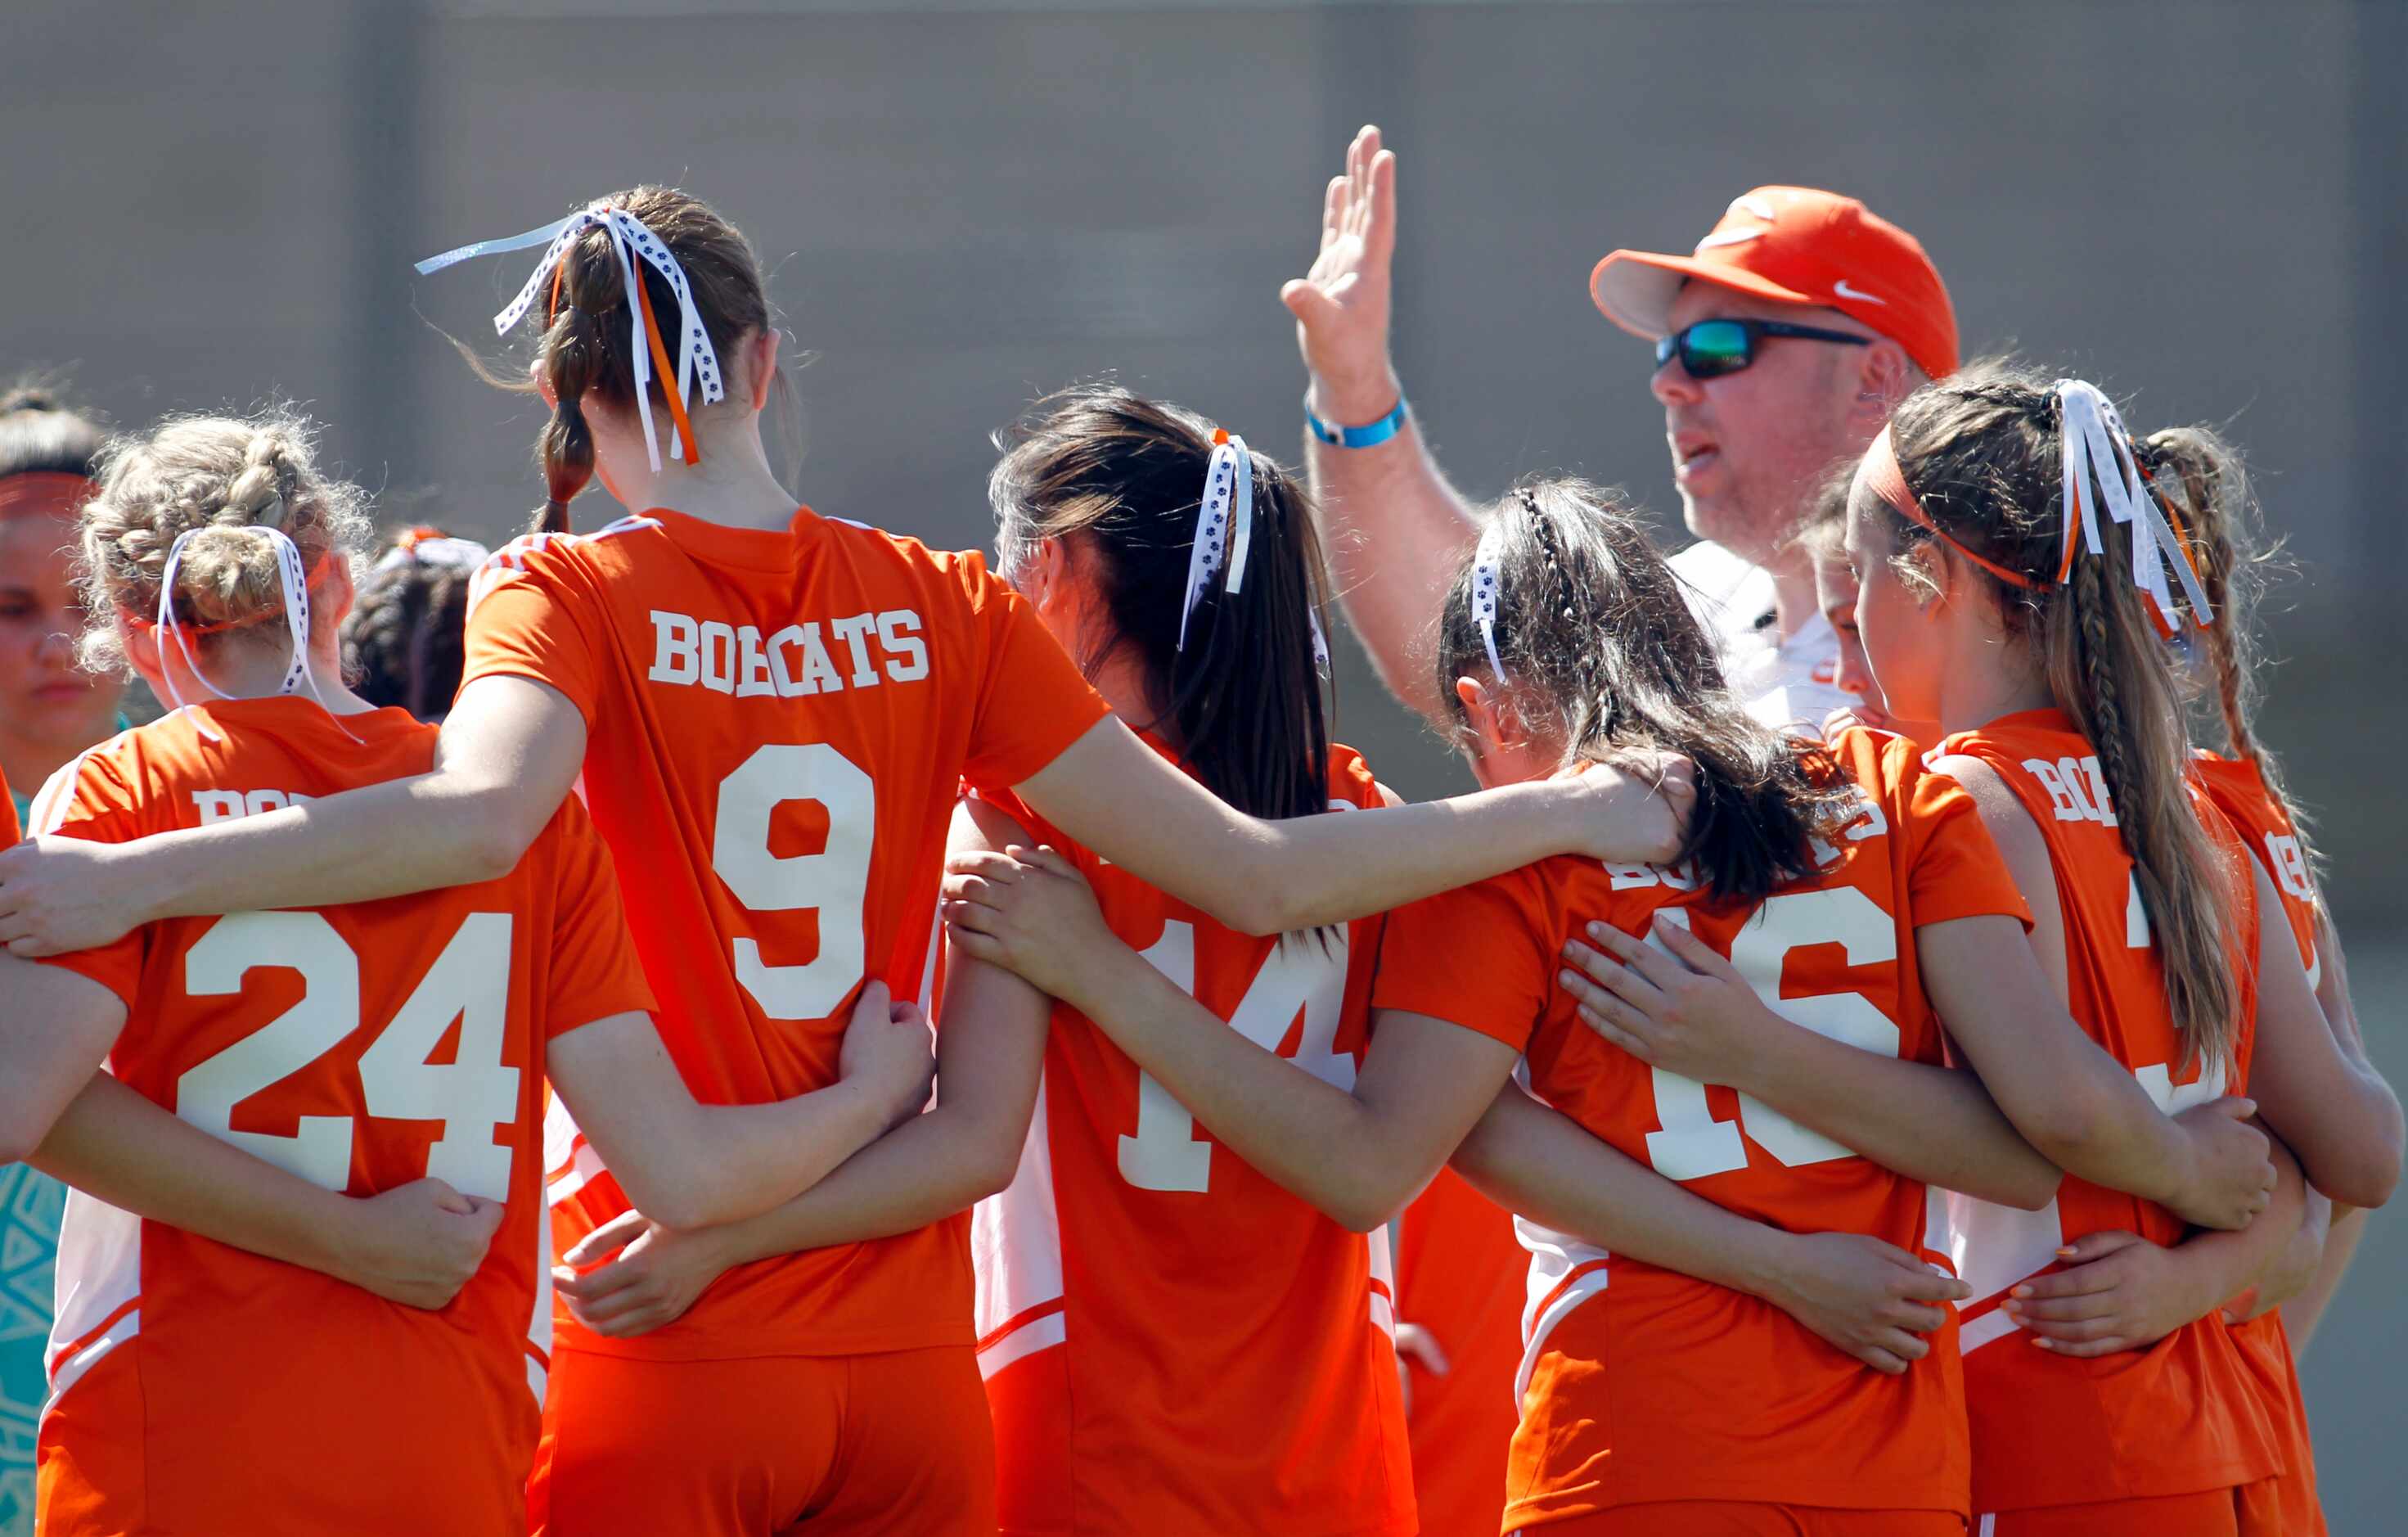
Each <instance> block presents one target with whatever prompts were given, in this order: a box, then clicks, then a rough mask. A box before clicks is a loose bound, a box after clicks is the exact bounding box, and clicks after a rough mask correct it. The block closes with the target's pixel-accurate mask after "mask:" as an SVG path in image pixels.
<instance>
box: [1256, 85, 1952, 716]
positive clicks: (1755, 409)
mask: <svg viewBox="0 0 2408 1537" xmlns="http://www.w3.org/2000/svg"><path fill="white" fill-rule="evenodd" d="M1396 185H1397V157H1396V155H1395V153H1394V152H1393V151H1388V150H1385V149H1383V148H1382V147H1381V144H1380V130H1379V129H1378V128H1376V127H1366V128H1364V129H1363V130H1362V131H1361V132H1360V133H1358V134H1356V135H1355V140H1354V142H1353V143H1352V144H1351V145H1349V146H1348V147H1347V151H1346V172H1345V174H1344V175H1343V176H1340V177H1338V178H1335V179H1334V180H1331V182H1330V183H1329V188H1328V194H1327V196H1326V202H1325V204H1324V207H1323V212H1322V230H1321V252H1320V255H1319V257H1318V259H1316V260H1315V261H1314V263H1313V265H1312V272H1311V273H1310V274H1309V275H1308V276H1306V277H1304V278H1301V279H1297V280H1294V281H1291V282H1289V283H1288V284H1286V285H1285V286H1284V287H1283V289H1282V290H1281V291H1280V297H1281V299H1282V301H1283V303H1285V304H1286V306H1287V307H1288V309H1290V310H1292V311H1294V313H1295V315H1296V318H1297V344H1298V346H1299V347H1300V348H1301V349H1302V350H1303V352H1304V363H1305V367H1306V369H1307V370H1308V372H1309V373H1310V374H1311V376H1312V382H1311V388H1310V391H1309V393H1308V394H1307V395H1306V397H1305V410H1306V413H1307V427H1308V429H1309V431H1308V443H1307V449H1306V453H1307V461H1308V464H1309V466H1310V468H1311V472H1312V485H1313V490H1314V492H1315V494H1316V499H1317V501H1318V503H1319V509H1320V511H1319V515H1320V518H1321V536H1322V540H1323V544H1324V546H1325V548H1326V550H1327V552H1328V555H1329V561H1330V567H1331V570H1332V573H1333V575H1334V576H1335V577H1336V579H1337V582H1338V588H1339V592H1340V595H1341V597H1342V601H1343V602H1344V605H1345V609H1346V614H1347V618H1348V619H1349V620H1350V621H1351V622H1352V623H1353V625H1354V626H1355V634H1356V635H1357V636H1359V637H1360V638H1361V639H1362V641H1363V644H1364V646H1365V647H1366V649H1368V650H1369V653H1370V654H1371V660H1372V663H1373V665H1374V666H1375V667H1377V668H1378V669H1379V672H1380V676H1381V678H1382V680H1383V682H1386V683H1387V685H1388V687H1389V689H1390V690H1391V691H1392V692H1394V693H1395V694H1396V695H1397V697H1399V698H1400V699H1402V700H1404V701H1405V702H1406V703H1407V704H1409V705H1411V706H1412V707H1413V709H1415V710H1416V711H1420V712H1421V713H1422V714H1423V715H1424V716H1425V717H1426V718H1428V719H1429V720H1431V721H1432V722H1434V723H1438V724H1440V725H1441V726H1442V725H1444V718H1445V711H1444V703H1443V701H1442V700H1441V698H1440V697H1438V694H1437V692H1436V683H1435V682H1434V680H1433V679H1432V678H1431V677H1430V676H1429V668H1430V658H1429V654H1428V639H1429V636H1430V635H1431V633H1432V622H1433V620H1434V619H1435V618H1436V616H1437V613H1438V610H1439V606H1440V604H1441V600H1442V598H1443V596H1444V595H1445V591H1446V586H1447V583H1448V582H1450V581H1451V580H1452V579H1453V577H1454V575H1455V571H1456V570H1457V569H1458V568H1460V567H1461V565H1462V561H1463V557H1464V553H1465V552H1466V551H1467V550H1468V549H1469V546H1470V545H1471V543H1472V542H1473V541H1474V540H1475V539H1477V538H1478V535H1479V524H1478V521H1477V518H1476V515H1475V514H1474V513H1473V511H1472V510H1471V508H1470V506H1469V504H1468V503H1467V502H1466V501H1465V500H1464V498H1463V496H1462V495H1461V493H1459V492H1457V491H1456V490H1455V487H1454V485H1453V484H1452V483H1450V482H1449V481H1448V480H1447V479H1446V477H1445V475H1444V474H1443V473H1442V472H1441V470H1440V468H1439V467H1438V462H1437V460H1436V459H1435V458H1433V457H1432V456H1431V454H1430V452H1429V449H1428V445H1427V444H1426V442H1425V440H1424V439H1423V438H1422V436H1421V433H1420V431H1419V428H1418V426H1417V424H1415V422H1414V420H1413V418H1412V411H1411V409H1410V408H1409V407H1408V406H1407V404H1406V401H1405V395H1404V391H1403V386H1402V385H1401V384H1399V383H1398V379H1397V373H1396V368H1395V366H1394V364H1393V363H1392V362H1391V360H1390V357H1389V344H1388V331H1389V309H1390V299H1391V285H1390V279H1389V268H1390V265H1391V261H1392V258H1393V256H1394V254H1395V251H1396V241H1397V197H1396ZM1589 295H1590V297H1591V298H1593V299H1595V300H1596V302H1597V307H1598V309H1601V310H1603V311H1604V312H1605V316H1606V318H1607V319H1608V320H1611V321H1612V322H1613V323H1615V324H1616V325H1619V326H1621V327H1622V328H1623V329H1624V330H1626V331H1629V332H1631V333H1633V334H1634V335H1637V336H1641V337H1646V338H1653V339H1654V340H1655V343H1656V370H1655V374H1654V377H1653V381H1652V383H1651V386H1650V387H1651V388H1652V390H1653V392H1654V394H1655V395H1656V400H1657V401H1658V402H1659V403H1660V404H1661V405H1662V406H1663V408H1664V438H1665V442H1666V444H1667V446H1668V447H1669V448H1670V450H1671V453H1672V474H1673V479H1674V481H1675V483H1677V484H1678V486H1679V487H1680V492H1681V505H1682V513H1683V518H1684V522H1685V523H1686V524H1688V527H1689V531H1690V532H1691V533H1693V534H1695V535H1697V536H1698V538H1699V543H1697V544H1695V545H1693V546H1691V547H1690V548H1689V549H1687V550H1684V551H1683V552H1682V553H1680V554H1679V555H1677V556H1676V557H1674V561H1673V564H1674V566H1675V567H1676V568H1677V569H1679V570H1680V571H1681V573H1682V575H1683V576H1684V579H1686V580H1687V581H1688V582H1690V584H1691V586H1692V587H1693V588H1694V589H1695V590H1696V594H1697V608H1698V610H1699V614H1700V616H1701V617H1702V618H1704V619H1705V621H1706V622H1707V623H1708V624H1709V625H1711V626H1712V627H1713V630H1714V632H1715V634H1716V636H1717V639H1718V640H1719V642H1720V644H1721V647H1722V652H1723V666H1724V671H1725V673H1726V674H1727V677H1728V679H1729V681H1730V683H1731V686H1732V687H1733V689H1734V690H1736V691H1737V692H1739V693H1740V694H1741V695H1742V697H1744V698H1746V699H1748V700H1749V701H1750V702H1751V708H1753V709H1754V710H1755V711H1756V713H1757V714H1758V715H1759V716H1761V717H1763V718H1765V719H1768V720H1771V721H1773V722H1775V723H1776V724H1780V725H1791V724H1799V723H1803V724H1807V725H1813V724H1818V723H1820V722H1821V721H1822V719H1823V717H1824V715H1825V714H1826V713H1827V712H1828V711H1830V710H1833V709H1836V708H1838V707H1839V706H1841V705H1843V704H1848V703H1852V702H1854V701H1853V700H1852V699H1851V697H1849V696H1848V695H1846V694H1844V693H1842V691H1841V690H1840V689H1839V688H1838V687H1837V686H1836V682H1835V680H1836V678H1837V674H1838V665H1839V643H1838V639H1837V637H1835V636H1834V635H1833V634H1832V631H1831V627H1830V625H1828V623H1827V622H1826V621H1825V620H1824V618H1823V617H1822V615H1821V613H1820V612H1819V611H1818V610H1817V609H1816V606H1815V602H1814V582H1813V569H1812V567H1811V565H1810V563H1809V562H1808V560H1807V558H1806V555H1805V553H1804V552H1803V551H1802V550H1799V549H1795V548H1792V547H1791V544H1790V540H1789V536H1790V533H1791V531H1792V530H1793V529H1794V528H1795V527H1796V525H1797V524H1798V523H1799V519H1800V517H1801V516H1802V514H1803V513H1804V512H1805V511H1806V510H1807V508H1808V505H1809V503H1810V502H1811V500H1812V498H1813V495H1814V493H1815V491H1816V490H1817V489H1818V488H1819V486H1820V485H1821V484H1822V482H1823V479H1824V477H1825V476H1827V475H1828V474H1829V473H1830V472H1831V470H1832V467H1833V466H1834V465H1836V464H1838V463H1840V462H1841V461H1842V460H1843V459H1852V458H1854V457H1855V456H1856V455H1857V454H1858V453H1860V452H1863V450H1864V448H1865V445H1866V444H1867V443H1869V442H1871V440H1872V438H1873V436H1874V435H1875V434H1876V433H1878V432H1879V431H1880V430H1881V426H1882V424H1883V423H1884V422H1885V420H1886V419H1887V418H1888V415H1889V412H1890V410H1891V409H1893V408H1894V407H1895V406H1896V405H1897V404H1898V402H1899V400H1901V399H1903V398H1904V397H1905V396H1906V395H1908V394H1909V393H1911V392H1912V391H1913V390H1914V388H1915V387H1916V386H1917V385H1920V384H1923V383H1925V382H1927V381H1929V380H1931V379H1934V378H1937V377H1939V376H1940V375H1942V374H1946V373H1950V372H1952V371H1954V370H1955V368H1956V366H1957V318H1956V313H1955V311H1954V309H1952V308H1951V307H1950V304H1949V301H1948V291H1947V289H1946V287H1945V286H1944V285H1942V282H1941V280H1940V274H1939V272H1938V270H1937V269H1936V268H1934V267H1933V266H1932V265H1931V262H1930V259H1929V258H1928V257H1927V256H1926V255H1925V254H1924V252H1923V247H1922V246H1921V245H1919V244H1917V243H1916V241H1915V239H1914V237H1913V236H1911V235H1909V234H1907V233H1906V232H1905V231H1904V230H1902V229H1899V227H1898V226H1897V225H1895V224H1892V223H1888V222H1887V221H1886V220H1884V219H1881V218H1879V217H1877V216H1876V215H1874V214H1873V213H1871V211H1870V210H1868V209H1867V208H1865V206H1864V205H1863V204H1861V203H1859V202H1857V201H1856V200H1855V199H1854V198H1849V197H1842V196H1839V195H1838V194H1833V193H1828V192H1817V191H1814V190H1813V189H1811V188H1804V187H1759V188H1757V189H1756V191H1754V192H1751V193H1748V194H1745V195H1743V196H1742V197H1740V198H1738V199H1737V200H1736V201H1734V202H1733V203H1732V204H1731V205H1730V208H1729V210H1728V211H1727V212H1726V213H1725V214H1724V215H1723V218H1722V222H1721V223H1718V224H1716V225H1715V226H1714V228H1713V232H1712V233H1710V234H1709V235H1707V236H1706V237H1705V238H1704V239H1702V240H1700V241H1699V242H1698V246H1697V250H1696V251H1694V252H1693V253H1691V254H1689V255H1685V256H1676V255H1664V254H1658V253H1656V252H1652V251H1614V252H1613V254H1611V255H1609V256H1607V257H1606V258H1605V259H1604V260H1603V261H1601V262H1599V263H1598V266H1597V269H1596V271H1595V272H1594V273H1592V274H1591V275H1590V278H1589Z"/></svg>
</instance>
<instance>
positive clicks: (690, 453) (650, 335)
mask: <svg viewBox="0 0 2408 1537" xmlns="http://www.w3.org/2000/svg"><path fill="white" fill-rule="evenodd" d="M560 265H561V266H562V267H564V268H566V266H568V264H567V263H566V262H563V263H561V264H560ZM635 289H636V302H637V303H638V304H640V305H642V306H643V307H644V339H645V340H646V341H647V342H650V343H651V344H652V370H653V372H655V373H656V374H658V375H659V376H660V381H661V384H662V389H661V394H663V395H667V396H668V402H669V420H670V421H672V422H674V423H676V424H677V438H678V447H679V448H681V449H682V450H683V451H684V452H683V453H681V455H680V457H681V458H682V459H684V460H685V462H686V463H687V464H689V465H696V464H700V463H701V462H702V453H701V451H700V450H698V449H696V448H695V446H694V424H693V423H692V422H690V421H688V420H686V414H685V392H684V391H682V390H680V389H675V388H672V387H671V385H672V384H673V382H674V381H675V380H676V379H677V369H676V368H674V367H672V366H670V365H669V350H668V348H667V346H665V345H663V344H662V341H661V326H660V323H659V322H658V321H656V320H654V319H652V289H651V288H650V287H649V286H647V285H646V283H645V282H644V277H643V274H642V273H640V272H638V273H637V274H636V282H635ZM637 388H638V389H641V388H642V386H641V385H638V386H637Z"/></svg>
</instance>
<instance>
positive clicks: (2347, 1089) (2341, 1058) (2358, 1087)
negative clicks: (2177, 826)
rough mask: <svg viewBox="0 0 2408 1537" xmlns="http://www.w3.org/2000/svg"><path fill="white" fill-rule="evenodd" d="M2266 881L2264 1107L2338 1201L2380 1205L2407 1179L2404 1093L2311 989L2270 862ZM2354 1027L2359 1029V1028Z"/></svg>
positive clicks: (2260, 1004) (2260, 1092)
mask: <svg viewBox="0 0 2408 1537" xmlns="http://www.w3.org/2000/svg"><path fill="white" fill-rule="evenodd" d="M2247 864H2248V866H2249V872H2250V874H2251V875H2252V876H2253V877H2254V878H2255V879H2256V881H2257V911H2258V912H2260V913H2263V914H2266V915H2267V916H2266V919H2265V921H2262V922H2260V923H2259V924H2258V926H2257V940H2258V943H2257V1044H2256V1047H2255V1049H2254V1050H2253V1052H2252V1053H2251V1056H2250V1062H2249V1090H2250V1094H2251V1096H2252V1097H2253V1098H2255V1099H2257V1105H2258V1113H2260V1114H2262V1115H2263V1116H2264V1117H2265V1118H2266V1124H2267V1125H2268V1126H2269V1127H2271V1128H2273V1130H2274V1132H2275V1134H2276V1135H2278V1136H2280V1137H2281V1138H2282V1139H2283V1141H2284V1142H2286V1143H2288V1144H2289V1145H2290V1148H2291V1151H2292V1152H2294V1153H2296V1154H2298V1155H2299V1158H2300V1166H2301V1167H2302V1168H2304V1169H2305V1170H2306V1171H2307V1174H2308V1183H2309V1184H2310V1185H2315V1187H2316V1188H2317V1189H2318V1190H2320V1191H2322V1192H2323V1193H2324V1194H2326V1195H2328V1196H2329V1197H2331V1198H2332V1199H2333V1200H2335V1201H2336V1202H2340V1203H2342V1204H2345V1205H2349V1206H2367V1207H2372V1206H2380V1205H2382V1204H2383V1203H2384V1202H2385V1201H2386V1200H2388V1199H2391V1192H2392V1190H2393V1189H2394V1188H2395V1187H2397V1185H2399V1182H2400V1160H2401V1142H2402V1126H2401V1111H2400V1100H2399V1099H2398V1098H2397V1097H2396V1096H2395V1095H2393V1093H2392V1092H2391V1085H2388V1084H2386V1083H2385V1082H2384V1081H2383V1075H2382V1074H2381V1073H2378V1072H2376V1071H2375V1070H2374V1067H2373V1064H2372V1063H2371V1062H2369V1061H2368V1060H2367V1059H2366V1056H2365V1055H2364V1053H2363V1052H2362V1051H2352V1050H2350V1049H2348V1047H2347V1046H2344V1045H2343V1041H2342V1040H2341V1039H2340V1037H2339V1036H2338V1035H2337V1034H2336V1032H2335V1030H2334V1028H2333V1027H2332V1026H2330V1025H2329V1024H2328V1023H2327V1022H2326V1019H2325V1011H2324V1009H2323V1008H2322V1007H2321V1006H2320V1005H2319V1004H2318V1003H2317V1002H2316V998H2315V994H2314V993H2313V992H2311V991H2310V990H2309V988H2308V974H2307V969H2306V968H2305V967H2303V966H2302V965H2301V964H2300V947H2299V946H2298V945H2297V944H2295V943H2293V942H2292V940H2291V934H2290V930H2289V929H2288V928H2287V927H2285V925H2284V924H2283V923H2282V921H2281V919H2280V917H2279V914H2280V912H2281V911H2282V909H2281V906H2280V898H2278V897H2277V896H2276V894H2275V891H2274V886H2273V883H2272V882H2271V881H2270V880H2268V879H2267V876H2266V870H2265V868H2264V867H2263V866H2261V865H2259V864H2258V863H2257V861H2256V860H2255V859H2252V860H2249V861H2247ZM2349 1034H2351V1035H2353V1036H2354V1035H2355V1031H2350V1032H2349Z"/></svg>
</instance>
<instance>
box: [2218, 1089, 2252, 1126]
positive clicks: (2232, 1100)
mask: <svg viewBox="0 0 2408 1537" xmlns="http://www.w3.org/2000/svg"><path fill="white" fill-rule="evenodd" d="M2211 1103H2213V1104H2214V1106H2215V1108H2216V1109H2217V1110H2218V1111H2220V1112H2222V1113H2224V1114H2227V1115H2229V1116H2231V1117H2232V1118H2233V1119H2234V1120H2236V1121H2245V1120H2247V1119H2249V1117H2251V1116H2252V1115H2255V1114H2257V1100H2255V1099H2249V1098H2248V1097H2247V1096H2245V1095H2239V1094H2229V1095H2226V1096H2225V1097H2224V1098H2223V1099H2216V1100H2213V1101H2211Z"/></svg>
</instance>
